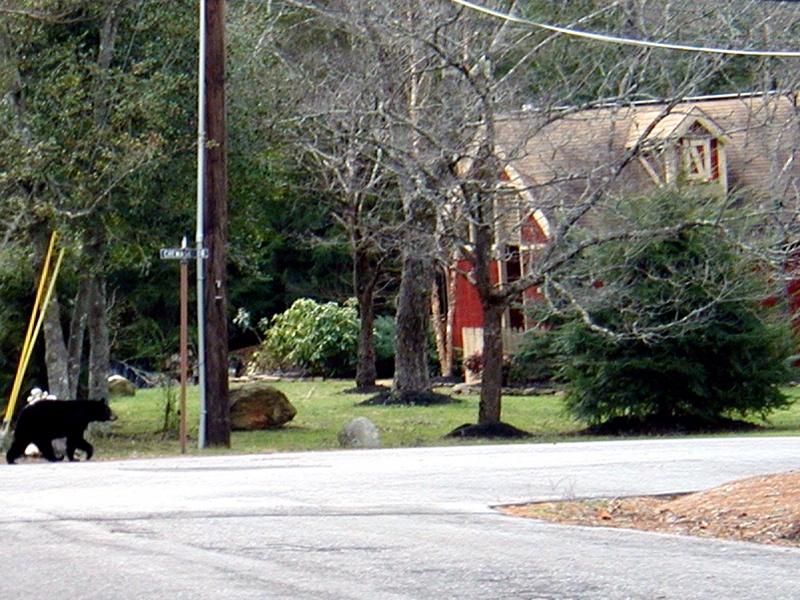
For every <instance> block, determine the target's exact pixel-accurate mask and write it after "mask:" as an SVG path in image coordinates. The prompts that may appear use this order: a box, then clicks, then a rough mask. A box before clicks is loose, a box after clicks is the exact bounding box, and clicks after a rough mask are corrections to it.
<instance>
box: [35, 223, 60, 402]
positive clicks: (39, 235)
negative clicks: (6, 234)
mask: <svg viewBox="0 0 800 600" xmlns="http://www.w3.org/2000/svg"><path fill="white" fill-rule="evenodd" d="M50 235H51V231H50V227H49V226H48V224H47V223H44V222H39V223H35V224H34V225H33V226H32V228H31V241H32V242H33V248H34V262H35V264H36V265H37V269H36V274H37V279H38V277H39V276H41V269H42V264H43V263H44V258H45V255H46V254H47V248H48V246H49V245H50ZM52 266H53V265H52V263H51V268H52ZM48 285H49V280H48ZM42 300H44V299H42ZM41 310H44V311H45V315H44V320H43V322H42V338H43V340H44V360H45V367H46V369H47V389H48V391H49V392H51V393H53V394H55V395H56V396H58V397H59V398H66V397H68V396H69V369H68V367H67V364H68V358H67V345H66V343H65V342H64V329H63V327H62V326H61V306H60V304H59V302H58V293H57V292H56V291H55V288H54V289H53V295H52V297H51V298H50V303H49V304H48V305H47V306H42V307H41ZM43 385H44V384H40V386H43Z"/></svg>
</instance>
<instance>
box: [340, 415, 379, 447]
mask: <svg viewBox="0 0 800 600" xmlns="http://www.w3.org/2000/svg"><path fill="white" fill-rule="evenodd" d="M339 444H340V445H341V446H342V447H344V448H380V446H381V435H380V433H378V428H377V427H375V425H374V424H373V423H372V421H370V420H369V419H367V418H365V417H357V418H355V419H353V420H352V421H350V422H349V423H348V424H347V425H345V426H344V427H342V429H341V430H340V431H339Z"/></svg>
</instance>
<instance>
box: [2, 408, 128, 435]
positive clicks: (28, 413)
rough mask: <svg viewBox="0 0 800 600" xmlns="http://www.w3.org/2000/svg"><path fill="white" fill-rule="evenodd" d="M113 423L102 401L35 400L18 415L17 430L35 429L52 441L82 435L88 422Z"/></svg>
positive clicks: (111, 416) (109, 410)
mask: <svg viewBox="0 0 800 600" xmlns="http://www.w3.org/2000/svg"><path fill="white" fill-rule="evenodd" d="M113 419H114V415H113V413H112V412H111V409H110V408H109V406H108V404H107V403H106V402H105V401H104V400H39V401H38V402H34V403H33V404H29V405H28V406H26V407H25V408H23V409H22V412H20V414H19V420H18V422H17V428H18V429H19V428H23V429H28V428H30V429H35V430H36V431H37V432H39V433H42V434H44V433H49V434H52V435H53V436H54V437H61V436H65V435H67V434H70V433H76V432H78V431H83V430H84V429H86V426H87V425H88V424H89V423H90V422H92V421H110V420H113Z"/></svg>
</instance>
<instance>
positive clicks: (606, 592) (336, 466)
mask: <svg viewBox="0 0 800 600" xmlns="http://www.w3.org/2000/svg"><path fill="white" fill-rule="evenodd" d="M799 463H800V438H715V439H709V440H702V439H692V440H652V441H620V442H607V443H603V442H586V443H574V444H526V445H508V446H472V447H457V448H426V449H408V450H369V451H347V452H319V453H302V454H272V455H248V456H225V457H213V456H209V457H201V458H171V459H158V460H149V459H148V460H127V461H102V460H100V461H97V462H94V461H91V462H87V463H75V464H46V463H26V464H19V465H14V466H5V465H3V466H0V540H1V541H2V547H3V550H4V553H3V556H4V560H3V561H2V566H0V599H3V600H16V599H19V600H22V599H26V600H28V599H30V600H39V599H49V598H65V599H69V600H83V599H86V600H89V599H91V600H95V599H97V600H100V599H102V600H109V599H128V598H130V599H134V598H135V599H159V600H160V599H165V600H166V599H175V598H187V599H192V600H203V599H209V600H210V599H212V598H213V599H215V600H217V599H223V598H230V599H237V600H238V599H251V598H252V599H256V598H258V599H263V598H287V599H288V598H302V599H309V600H311V599H314V600H318V599H370V600H372V599H378V600H383V599H387V600H388V599H404V600H412V599H413V600H424V599H431V600H434V599H435V600H441V599H448V598H453V599H476V600H477V599H481V600H486V599H503V598H507V599H570V598H574V599H590V598H591V599H610V600H611V599H628V598H630V599H634V598H635V599H647V600H654V599H676V600H678V599H680V600H686V599H691V598H704V599H714V600H720V599H735V598H741V599H748V600H758V599H764V600H778V599H782V598H785V599H790V598H800V550H794V549H788V548H775V547H767V546H760V545H755V544H747V543H735V542H724V541H717V540H705V539H693V538H683V537H677V536H669V535H662V534H652V533H643V532H634V531H620V530H605V529H591V528H583V527H565V526H559V525H553V524H548V523H540V522H537V521H532V520H527V519H516V518H513V517H508V516H504V515H501V514H499V513H497V512H495V511H493V510H492V509H491V506H492V505H495V504H500V503H515V502H525V501H530V500H546V499H564V498H578V497H591V496H615V495H620V496H621V495H630V494H640V493H666V492H678V491H690V490H696V489H704V488H708V487H711V486H715V485H718V484H720V483H723V482H725V481H730V480H733V479H737V478H741V477H745V476H749V475H755V474H763V473H774V472H780V471H787V470H793V469H795V468H797V465H798V464H799Z"/></svg>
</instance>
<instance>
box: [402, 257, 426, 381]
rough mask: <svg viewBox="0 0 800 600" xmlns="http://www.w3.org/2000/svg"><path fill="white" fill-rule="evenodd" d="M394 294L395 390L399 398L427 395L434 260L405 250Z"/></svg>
mask: <svg viewBox="0 0 800 600" xmlns="http://www.w3.org/2000/svg"><path fill="white" fill-rule="evenodd" d="M403 253H404V257H403V268H402V279H401V281H400V289H399V291H398V294H397V317H396V321H397V340H396V348H395V352H396V353H395V373H394V390H395V392H397V393H399V394H400V395H401V396H405V395H410V394H419V393H426V392H429V391H430V389H431V383H430V376H429V375H428V360H427V358H428V353H427V348H428V318H429V309H430V304H429V302H430V289H431V283H432V279H433V260H432V259H431V258H429V257H425V256H422V255H419V254H418V253H417V251H416V250H409V249H407V248H406V249H404V251H403Z"/></svg>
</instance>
